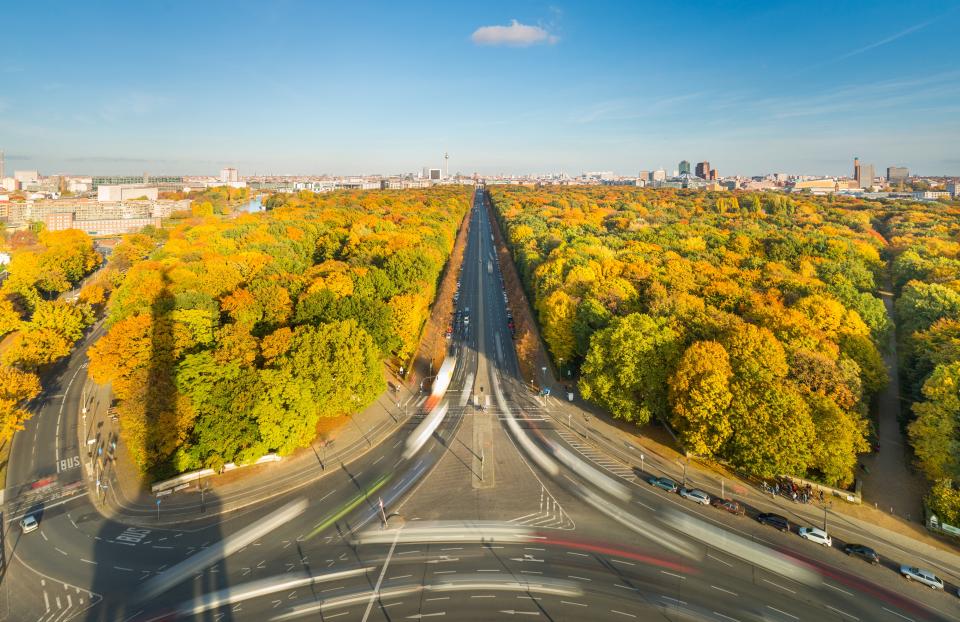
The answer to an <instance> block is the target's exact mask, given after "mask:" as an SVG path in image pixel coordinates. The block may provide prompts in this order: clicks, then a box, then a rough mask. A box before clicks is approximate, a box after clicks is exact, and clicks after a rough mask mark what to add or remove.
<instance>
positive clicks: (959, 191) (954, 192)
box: [947, 181, 960, 199]
mask: <svg viewBox="0 0 960 622" xmlns="http://www.w3.org/2000/svg"><path fill="white" fill-rule="evenodd" d="M947 192H949V193H950V196H951V197H953V198H954V199H956V198H958V197H960V182H956V181H955V182H953V183H949V184H947Z"/></svg>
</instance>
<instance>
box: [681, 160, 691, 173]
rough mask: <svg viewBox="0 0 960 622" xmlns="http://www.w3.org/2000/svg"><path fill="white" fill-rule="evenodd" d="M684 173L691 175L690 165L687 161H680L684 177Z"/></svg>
mask: <svg viewBox="0 0 960 622" xmlns="http://www.w3.org/2000/svg"><path fill="white" fill-rule="evenodd" d="M684 173H686V174H687V175H689V174H690V163H689V162H687V161H686V160H680V174H681V175H683V174H684Z"/></svg>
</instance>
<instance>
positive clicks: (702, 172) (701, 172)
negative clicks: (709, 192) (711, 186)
mask: <svg viewBox="0 0 960 622" xmlns="http://www.w3.org/2000/svg"><path fill="white" fill-rule="evenodd" d="M697 177H699V178H700V179H708V178H709V177H710V163H709V162H706V161H704V162H698V163H697Z"/></svg>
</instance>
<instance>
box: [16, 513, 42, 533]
mask: <svg viewBox="0 0 960 622" xmlns="http://www.w3.org/2000/svg"><path fill="white" fill-rule="evenodd" d="M39 527H40V523H39V522H37V518H36V517H35V516H33V515H30V516H24V517H23V520H21V521H20V529H21V530H22V531H23V533H30V532H31V531H36V530H37V529H39Z"/></svg>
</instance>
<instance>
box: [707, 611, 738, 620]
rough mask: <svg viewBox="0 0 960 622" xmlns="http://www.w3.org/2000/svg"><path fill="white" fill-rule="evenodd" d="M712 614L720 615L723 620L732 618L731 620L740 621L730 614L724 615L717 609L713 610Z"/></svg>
mask: <svg viewBox="0 0 960 622" xmlns="http://www.w3.org/2000/svg"><path fill="white" fill-rule="evenodd" d="M713 615H715V616H720V617H721V618H723V619H724V620H732V621H733V622H740V620H738V619H736V618H731V617H730V616H725V615H723V614H722V613H720V612H719V611H714V612H713Z"/></svg>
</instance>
